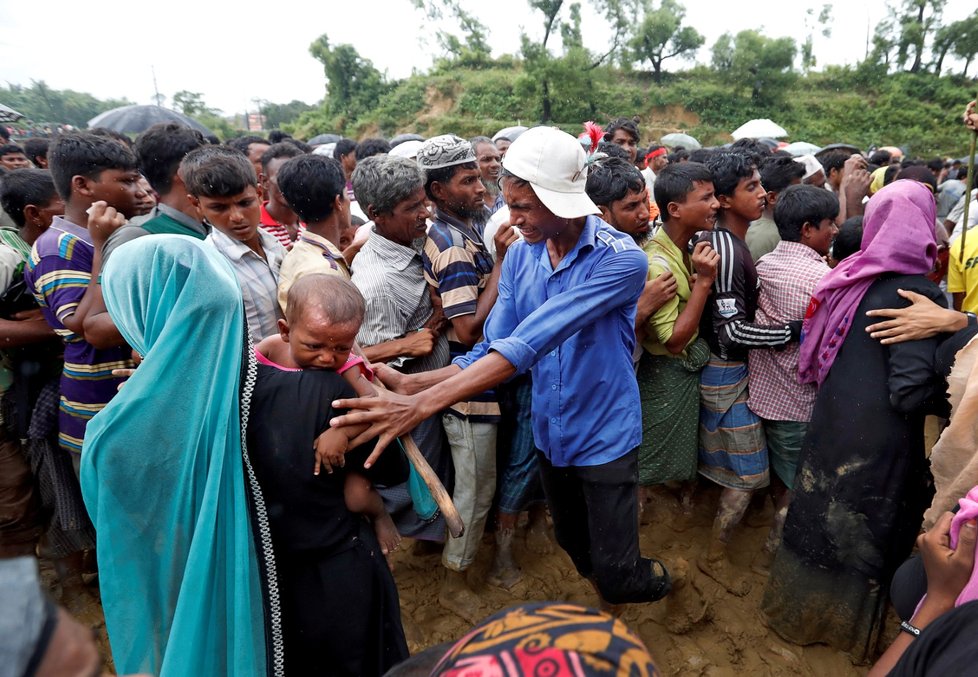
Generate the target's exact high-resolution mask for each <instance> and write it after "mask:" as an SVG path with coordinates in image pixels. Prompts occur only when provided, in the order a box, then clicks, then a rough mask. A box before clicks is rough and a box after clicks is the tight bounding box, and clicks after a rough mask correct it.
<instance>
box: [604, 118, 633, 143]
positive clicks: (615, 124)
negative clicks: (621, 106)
mask: <svg viewBox="0 0 978 677" xmlns="http://www.w3.org/2000/svg"><path fill="white" fill-rule="evenodd" d="M619 129H623V130H625V131H626V132H628V135H629V136H631V137H632V138H633V139H635V143H638V139H639V135H638V124H637V123H636V122H635V121H634V120H632V119H631V118H616V119H614V120H612V121H611V122H609V123H608V124H607V125H606V126H605V128H604V140H605V141H611V139H612V137H614V135H615V132H617V131H618V130H619Z"/></svg>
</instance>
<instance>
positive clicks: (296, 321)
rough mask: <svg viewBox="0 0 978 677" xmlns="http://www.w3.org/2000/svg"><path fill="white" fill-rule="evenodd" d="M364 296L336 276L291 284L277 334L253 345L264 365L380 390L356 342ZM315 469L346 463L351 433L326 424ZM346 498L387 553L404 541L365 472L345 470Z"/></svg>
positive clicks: (359, 389) (361, 392)
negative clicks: (330, 374)
mask: <svg viewBox="0 0 978 677" xmlns="http://www.w3.org/2000/svg"><path fill="white" fill-rule="evenodd" d="M364 312H365V309H364V303H363V297H362V296H360V292H359V291H357V289H356V287H354V286H353V285H352V284H351V283H350V282H347V281H346V280H343V279H341V278H339V277H337V276H334V275H307V276H305V277H302V278H300V279H299V280H298V281H296V282H295V283H294V284H293V285H292V287H291V288H290V289H289V294H288V300H287V303H286V309H285V319H284V320H279V321H278V327H279V332H280V333H279V334H278V335H277V336H269V337H267V338H265V339H263V340H262V341H261V343H259V344H258V346H257V347H256V348H255V353H256V358H257V359H258V362H259V363H260V364H264V365H266V366H270V367H275V368H277V369H282V370H285V371H300V370H327V371H335V372H337V373H338V374H340V375H342V376H343V378H344V379H345V380H346V381H347V382H348V383H349V384H350V385H351V386H352V387H353V389H354V390H355V391H356V393H357V396H359V397H368V396H372V395H375V394H376V391H375V390H374V387H373V386H372V385H371V384H370V380H368V379H372V378H373V372H372V370H371V369H370V367H369V365H368V364H367V363H366V362H364V360H363V358H362V357H360V356H359V355H356V354H354V353H353V352H352V351H353V347H354V344H355V342H356V335H357V332H358V331H359V330H360V323H361V322H362V321H363V315H364ZM314 446H315V448H316V462H315V465H314V468H313V473H314V474H316V475H318V474H319V472H320V468H321V466H322V465H325V466H326V471H327V472H329V473H332V472H333V468H334V467H343V466H344V460H343V458H344V454H345V453H346V451H347V447H348V446H349V439H348V437H347V433H343V432H338V430H337V429H333V428H329V429H327V430H326V431H325V432H324V433H323V434H322V435H321V436H320V437H319V438H318V439H317V440H316V443H315V445H314ZM343 498H344V501H345V503H346V506H347V508H348V509H349V510H350V512H354V513H358V514H364V515H367V516H368V517H369V518H370V519H371V521H372V522H373V525H374V530H375V532H376V534H377V540H378V541H379V542H380V546H381V550H382V551H383V553H384V555H385V556H386V555H388V554H389V553H391V552H393V551H394V550H396V549H397V547H398V545H399V544H400V542H401V537H400V534H398V533H397V528H396V527H395V526H394V521H393V520H392V519H391V516H390V515H389V514H388V513H387V510H386V509H385V508H384V502H383V500H382V499H381V497H380V494H378V493H377V491H376V490H374V488H373V486H372V484H371V483H370V480H369V479H367V478H366V477H365V476H364V475H363V474H362V472H358V471H356V470H353V469H352V468H351V471H349V472H347V473H346V477H345V480H344V485H343Z"/></svg>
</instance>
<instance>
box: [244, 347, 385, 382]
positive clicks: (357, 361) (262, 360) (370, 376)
mask: <svg viewBox="0 0 978 677" xmlns="http://www.w3.org/2000/svg"><path fill="white" fill-rule="evenodd" d="M255 359H257V360H258V363H259V364H264V365H265V366H266V367H274V368H275V369H280V370H282V371H302V370H301V369H295V368H293V367H283V366H282V365H281V364H279V363H278V362H272V361H271V360H270V359H268V358H267V357H265V356H264V355H262V354H261V353H260V352H258V348H255ZM358 365H359V367H360V373H361V374H363V377H364V378H365V379H367V380H368V381H373V380H374V370H373V369H371V368H370V367H368V366H367V363H366V362H364V361H363V358H362V357H360V356H359V355H354V354H353V353H350V356H349V357H348V358H346V362H344V363H343V366H342V367H340V368H339V369H337V370H336V373H337V374H342V373H344V372H345V371H347V370H348V369H352V368H353V367H356V366H358Z"/></svg>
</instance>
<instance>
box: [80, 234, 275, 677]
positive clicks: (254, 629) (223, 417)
mask: <svg viewBox="0 0 978 677" xmlns="http://www.w3.org/2000/svg"><path fill="white" fill-rule="evenodd" d="M102 290H103V295H104V297H105V305H106V307H107V308H108V311H109V315H110V316H111V317H112V320H113V321H114V322H115V324H116V326H117V327H118V328H119V331H120V332H122V335H123V337H124V338H125V339H126V341H128V342H129V344H130V345H131V346H132V347H133V348H134V349H135V350H136V351H138V352H139V353H140V354H141V355H143V357H144V361H143V363H142V364H141V365H140V367H139V368H138V369H137V370H136V373H135V374H134V375H133V376H132V377H131V378H130V379H129V380H128V381H127V382H126V384H125V386H124V387H123V388H122V390H121V391H120V392H119V394H118V395H117V396H116V397H115V398H114V399H113V400H112V401H111V402H110V403H109V404H108V406H106V407H105V409H103V410H102V411H101V412H100V413H99V414H97V415H96V416H95V417H94V418H93V419H92V421H91V422H90V423H89V425H88V429H87V432H86V434H85V444H84V447H83V451H82V461H81V483H82V493H83V495H84V498H85V504H86V506H87V507H88V512H89V514H90V515H91V517H92V521H93V522H94V524H95V529H96V532H97V534H98V546H97V547H98V563H99V572H100V582H101V591H102V604H103V607H104V609H105V621H106V627H107V629H108V634H109V641H110V644H111V646H112V655H113V657H114V659H115V667H116V670H117V671H118V672H119V674H127V673H135V672H148V673H151V674H154V675H161V676H164V677H165V676H167V675H180V676H184V675H237V676H247V675H264V674H267V673H268V672H269V671H273V672H277V671H278V670H274V669H273V668H270V667H269V666H270V665H277V666H278V667H279V668H280V667H281V654H280V652H281V643H280V640H279V638H280V634H279V629H278V628H277V626H276V625H272V624H270V625H269V627H268V634H267V636H268V639H269V646H270V647H271V648H270V649H269V650H268V652H266V626H265V621H264V618H265V614H264V607H263V597H262V580H263V579H262V568H261V567H260V566H259V558H258V556H257V555H256V541H255V539H254V538H253V534H252V526H251V518H250V515H252V514H254V516H255V524H256V525H257V527H258V528H257V531H258V535H259V536H260V538H259V539H258V542H257V546H258V552H260V553H261V557H262V561H263V562H268V563H271V566H270V567H269V569H270V570H269V571H267V572H266V573H267V574H268V576H269V578H270V579H271V580H272V581H274V560H273V559H272V558H271V556H270V549H268V550H266V548H265V547H264V546H266V545H267V546H268V548H270V541H269V540H268V534H267V523H266V520H264V515H263V513H262V510H263V502H262V501H261V496H260V491H259V490H258V488H257V483H256V482H254V478H253V475H252V474H251V472H250V464H249V463H248V461H247V457H246V455H245V454H243V448H242V427H243V424H244V422H243V421H242V420H241V416H242V415H241V414H240V413H239V404H240V402H241V401H245V402H247V398H248V397H249V396H250V394H249V393H248V390H247V389H245V393H244V394H239V392H240V391H239V387H240V385H241V380H242V376H241V372H242V356H243V355H244V354H245V353H244V352H243V349H244V348H245V345H244V341H245V338H244V337H245V326H244V325H245V320H244V311H243V309H242V303H241V292H240V290H239V287H238V285H237V282H236V281H235V277H234V273H233V271H232V269H231V266H230V264H229V263H228V262H227V260H225V259H224V257H222V256H221V255H220V254H219V253H218V252H217V251H216V250H214V249H212V248H211V247H210V246H209V245H207V244H205V243H203V242H198V241H197V240H194V239H193V238H189V237H183V236H178V235H154V236H152V237H143V238H139V239H138V240H134V241H132V242H130V243H128V244H126V245H124V246H122V247H120V248H119V250H118V252H116V254H115V255H114V256H112V258H111V259H110V260H109V262H108V263H107V264H106V267H105V269H104V271H103V274H102ZM242 411H245V412H246V411H247V407H246V406H245V407H242ZM255 510H257V512H255ZM269 587H270V588H271V589H272V590H274V589H275V586H274V585H271V586H269ZM268 602H269V616H270V617H272V618H275V619H277V617H278V613H277V608H276V607H277V597H276V596H275V595H274V594H273V595H271V596H269V598H268ZM267 656H268V657H271V658H272V659H273V660H272V661H266V657H267Z"/></svg>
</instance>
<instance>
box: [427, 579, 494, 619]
mask: <svg viewBox="0 0 978 677" xmlns="http://www.w3.org/2000/svg"><path fill="white" fill-rule="evenodd" d="M445 573H446V577H445V583H444V584H443V585H442V588H441V590H440V591H439V592H438V603H439V604H441V605H442V607H444V608H445V609H447V610H449V611H451V612H452V613H453V614H455V615H456V616H460V617H461V618H463V619H465V620H466V621H468V622H469V623H470V624H472V625H475V624H476V623H478V622H479V621H481V620H482V619H483V617H484V616H485V613H484V610H483V608H482V601H481V600H480V599H479V596H478V595H476V594H475V593H474V592H472V589H471V588H469V586H468V583H466V581H465V573H464V572H461V571H451V570H446V572H445Z"/></svg>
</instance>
